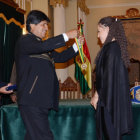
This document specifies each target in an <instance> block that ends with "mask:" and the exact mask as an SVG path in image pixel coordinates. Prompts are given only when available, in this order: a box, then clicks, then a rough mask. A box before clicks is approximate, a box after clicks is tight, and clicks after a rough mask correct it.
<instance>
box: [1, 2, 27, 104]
mask: <svg viewBox="0 0 140 140" xmlns="http://www.w3.org/2000/svg"><path fill="white" fill-rule="evenodd" d="M23 24H24V14H22V13H20V12H18V11H17V10H16V8H13V7H11V6H9V5H7V4H4V3H3V2H0V81H3V82H6V83H7V82H9V80H10V76H11V71H12V67H13V63H14V51H15V44H16V41H17V39H18V37H19V36H20V35H21V34H22V28H23ZM2 96H3V98H2V99H3V100H2V102H3V103H2V104H8V103H10V102H9V101H10V100H9V95H2Z"/></svg>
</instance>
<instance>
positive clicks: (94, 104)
mask: <svg viewBox="0 0 140 140" xmlns="http://www.w3.org/2000/svg"><path fill="white" fill-rule="evenodd" d="M98 98H99V97H98V93H97V91H96V92H95V93H94V95H93V97H92V98H91V101H90V103H91V105H92V106H93V107H94V108H95V109H96V108H97V102H98Z"/></svg>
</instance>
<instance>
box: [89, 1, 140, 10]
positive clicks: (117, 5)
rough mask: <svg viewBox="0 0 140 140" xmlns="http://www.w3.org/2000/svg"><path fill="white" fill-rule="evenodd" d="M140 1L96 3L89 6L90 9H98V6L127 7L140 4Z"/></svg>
mask: <svg viewBox="0 0 140 140" xmlns="http://www.w3.org/2000/svg"><path fill="white" fill-rule="evenodd" d="M139 5H140V2H135V3H119V4H106V5H94V6H88V8H89V9H97V8H112V7H127V6H139Z"/></svg>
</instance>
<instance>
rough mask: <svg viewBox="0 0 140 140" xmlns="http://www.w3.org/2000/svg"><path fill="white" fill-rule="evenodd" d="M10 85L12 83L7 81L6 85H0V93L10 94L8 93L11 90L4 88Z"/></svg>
mask: <svg viewBox="0 0 140 140" xmlns="http://www.w3.org/2000/svg"><path fill="white" fill-rule="evenodd" d="M11 85H12V84H11V83H9V84H8V85H7V86H3V87H1V88H0V93H4V94H10V93H12V92H13V90H9V91H7V90H6V88H7V87H8V86H11Z"/></svg>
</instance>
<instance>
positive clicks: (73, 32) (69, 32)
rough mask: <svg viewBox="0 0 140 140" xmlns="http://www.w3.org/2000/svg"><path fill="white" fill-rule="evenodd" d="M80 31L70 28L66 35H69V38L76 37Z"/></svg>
mask: <svg viewBox="0 0 140 140" xmlns="http://www.w3.org/2000/svg"><path fill="white" fill-rule="evenodd" d="M79 34H80V31H79V30H75V29H74V30H70V31H68V32H66V35H67V36H68V38H69V39H73V38H76V37H79Z"/></svg>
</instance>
